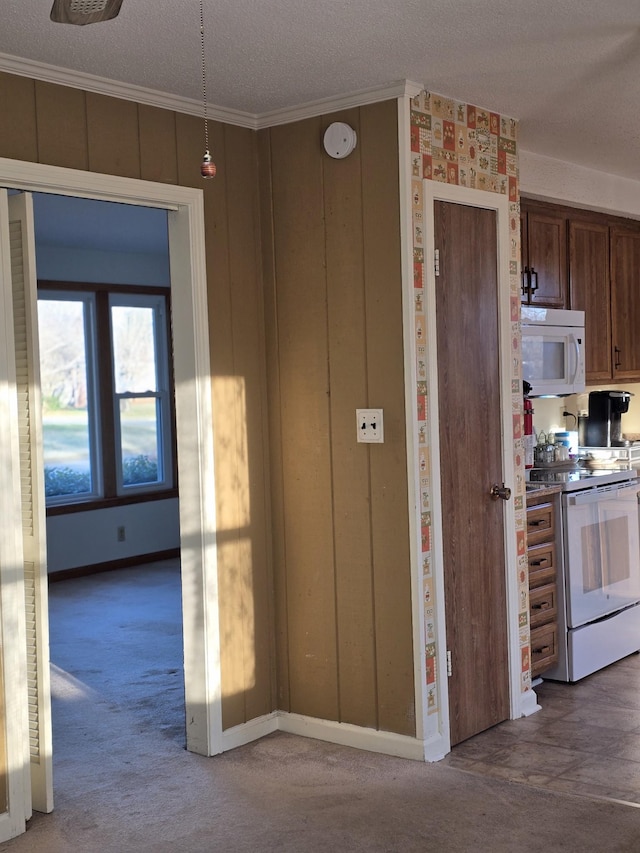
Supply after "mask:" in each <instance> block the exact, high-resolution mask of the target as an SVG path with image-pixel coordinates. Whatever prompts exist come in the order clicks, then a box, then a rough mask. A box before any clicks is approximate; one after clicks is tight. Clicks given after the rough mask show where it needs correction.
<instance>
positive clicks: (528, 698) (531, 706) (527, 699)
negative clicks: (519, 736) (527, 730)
mask: <svg viewBox="0 0 640 853" xmlns="http://www.w3.org/2000/svg"><path fill="white" fill-rule="evenodd" d="M541 709H542V706H541V705H538V697H537V696H536V693H535V690H527V692H526V693H523V694H522V695H521V696H520V716H521V717H530V716H531V714H535V713H536V711H540V710H541Z"/></svg>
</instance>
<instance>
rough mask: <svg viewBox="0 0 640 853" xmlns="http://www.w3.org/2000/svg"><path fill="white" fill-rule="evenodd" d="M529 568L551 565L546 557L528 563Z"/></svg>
mask: <svg viewBox="0 0 640 853" xmlns="http://www.w3.org/2000/svg"><path fill="white" fill-rule="evenodd" d="M529 565H531V566H549V565H551V561H550V560H549V558H548V557H540V559H539V560H531V562H530V563H529Z"/></svg>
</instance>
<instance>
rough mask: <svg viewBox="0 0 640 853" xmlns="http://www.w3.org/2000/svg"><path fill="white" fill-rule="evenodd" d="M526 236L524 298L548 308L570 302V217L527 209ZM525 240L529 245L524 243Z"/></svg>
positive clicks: (523, 299)
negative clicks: (568, 229) (568, 292)
mask: <svg viewBox="0 0 640 853" xmlns="http://www.w3.org/2000/svg"><path fill="white" fill-rule="evenodd" d="M525 213H526V228H523V229H522V237H523V253H522V254H523V272H524V276H523V284H524V288H523V290H524V292H523V295H522V301H523V302H528V303H530V304H532V305H546V306H547V307H549V308H565V307H566V305H567V218H566V216H564V215H562V214H555V213H551V212H548V213H547V212H544V211H538V210H528V211H525ZM525 240H526V245H525Z"/></svg>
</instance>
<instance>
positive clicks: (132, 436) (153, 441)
mask: <svg viewBox="0 0 640 853" xmlns="http://www.w3.org/2000/svg"><path fill="white" fill-rule="evenodd" d="M159 415H160V411H159V405H158V400H156V399H155V398H154V397H127V398H126V399H124V400H123V399H120V448H121V449H120V452H121V463H122V485H123V486H141V485H144V484H149V483H158V482H160V481H161V480H162V479H163V477H162V470H161V465H160V464H159V454H158V447H159V431H160V417H159Z"/></svg>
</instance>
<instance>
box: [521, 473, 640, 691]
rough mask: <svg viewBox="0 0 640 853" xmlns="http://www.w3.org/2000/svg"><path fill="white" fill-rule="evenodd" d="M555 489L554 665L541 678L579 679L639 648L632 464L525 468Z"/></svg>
mask: <svg viewBox="0 0 640 853" xmlns="http://www.w3.org/2000/svg"><path fill="white" fill-rule="evenodd" d="M529 481H530V482H531V483H541V484H542V483H544V484H545V485H550V484H558V485H560V486H561V488H562V494H561V496H560V498H561V501H560V503H561V515H562V524H561V531H560V532H561V535H560V547H559V549H558V555H557V558H558V564H559V565H558V573H557V594H558V664H557V665H556V666H555V667H553V668H551V669H549V670H547V671H546V672H545V673H544V678H545V679H550V680H556V681H569V682H572V681H579V680H580V679H581V678H584V677H585V676H587V675H590V674H591V673H592V672H596V671H597V670H599V669H602V668H603V667H605V666H608V665H609V664H611V663H614V661H617V660H620V659H621V658H623V657H626V656H627V655H630V654H632V653H633V652H637V651H639V650H640V516H639V511H640V507H639V505H640V481H638V480H637V478H636V471H635V470H634V469H624V470H618V471H612V470H608V469H595V470H589V469H583V468H579V469H577V470H574V471H555V470H553V469H535V468H534V469H531V470H530V472H529Z"/></svg>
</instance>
